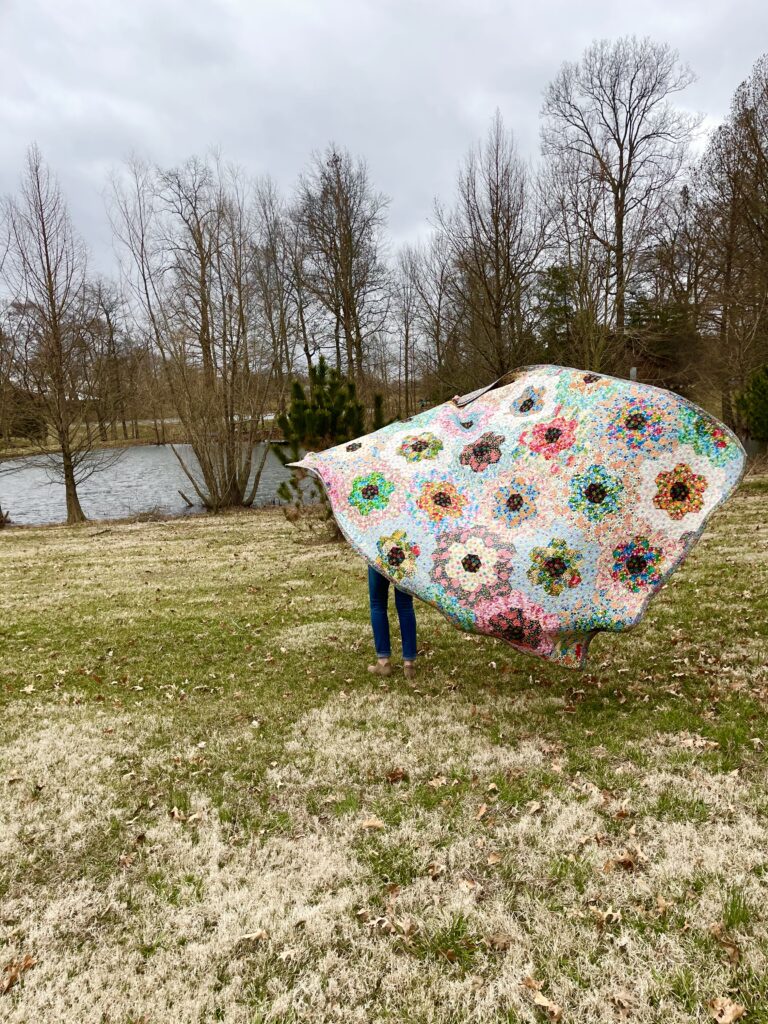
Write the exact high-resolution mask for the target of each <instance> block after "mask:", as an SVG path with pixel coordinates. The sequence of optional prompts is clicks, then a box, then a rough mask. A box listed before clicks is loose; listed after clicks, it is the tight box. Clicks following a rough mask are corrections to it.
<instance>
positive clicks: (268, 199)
mask: <svg viewBox="0 0 768 1024" xmlns="http://www.w3.org/2000/svg"><path fill="white" fill-rule="evenodd" d="M255 206H256V209H255V232H256V235H255V240H254V246H255V249H254V273H255V279H256V283H257V285H258V287H257V305H258V323H259V329H260V330H261V331H262V332H263V333H265V334H266V335H268V337H269V339H270V341H271V345H272V359H273V365H274V367H275V376H276V379H277V385H278V391H279V392H280V393H282V392H283V391H284V389H285V379H286V377H289V376H290V375H291V374H292V373H293V365H294V358H295V352H296V345H297V341H298V338H299V335H300V326H299V322H298V313H299V310H298V308H297V307H298V303H297V289H296V286H295V272H296V262H295V260H294V258H293V257H294V243H293V239H292V225H291V223H290V219H289V216H288V211H287V210H286V208H285V204H284V203H283V201H282V199H281V198H280V196H279V194H278V192H277V189H276V187H275V185H274V182H272V181H271V180H270V179H269V178H266V179H262V180H261V181H260V182H258V183H257V185H256V190H255Z"/></svg>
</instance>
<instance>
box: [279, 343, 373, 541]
mask: <svg viewBox="0 0 768 1024" xmlns="http://www.w3.org/2000/svg"><path fill="white" fill-rule="evenodd" d="M378 397H379V396H377V398H378ZM277 424H278V426H279V428H280V431H281V433H282V435H283V439H284V442H285V443H284V445H281V446H278V445H275V446H274V451H275V454H276V455H277V457H278V459H279V460H280V461H281V462H282V464H283V465H286V464H287V463H289V462H297V461H298V460H299V459H300V458H301V457H302V454H303V452H306V451H314V452H318V451H323V449H325V448H331V447H333V445H336V444H341V443H342V442H344V441H351V440H352V438H354V437H359V436H360V435H361V434H363V433H365V409H364V407H363V405H362V403H361V402H359V401H358V398H357V391H356V389H355V385H354V383H353V382H352V381H350V380H348V379H347V378H346V377H345V376H344V375H343V374H342V373H340V372H339V370H337V369H336V368H335V367H329V366H328V364H327V362H326V360H325V359H324V357H322V356H321V357H320V360H319V363H318V365H317V366H313V367H310V370H309V385H308V388H307V390H305V388H304V386H303V385H302V383H301V382H300V381H298V380H294V382H293V384H292V387H291V402H290V405H289V407H288V411H287V412H285V413H283V414H282V415H280V416H278V418H277ZM374 429H376V427H375V417H374ZM301 476H302V477H303V476H304V474H303V473H301ZM277 493H278V496H279V497H280V498H282V499H283V501H285V502H286V504H287V508H286V515H287V516H288V517H289V518H290V519H291V520H292V521H296V519H298V517H299V515H300V513H301V510H302V508H303V507H304V505H305V504H306V503H307V502H308V501H309V502H317V501H320V502H321V503H322V504H323V506H324V512H325V516H324V518H325V519H326V520H330V519H331V509H330V505H329V503H328V500H327V498H326V496H325V492H324V491H323V489H322V487H321V486H320V485H319V484H317V483H315V482H312V483H307V482H305V481H302V479H301V478H300V474H299V473H293V475H292V476H291V479H290V480H286V481H284V482H283V483H282V484H280V487H279V488H278V491H277ZM339 536H340V534H339Z"/></svg>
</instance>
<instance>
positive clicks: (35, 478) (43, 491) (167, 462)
mask: <svg viewBox="0 0 768 1024" xmlns="http://www.w3.org/2000/svg"><path fill="white" fill-rule="evenodd" d="M177 447H178V450H179V452H180V454H181V455H182V456H183V458H184V460H185V462H188V464H189V465H190V466H194V467H197V461H196V460H195V457H194V455H193V454H192V451H191V449H190V447H189V445H178V446H177ZM93 457H94V458H95V459H96V460H99V459H105V460H106V465H105V466H103V467H101V468H99V467H95V468H96V469H97V470H98V471H95V472H93V473H92V474H91V475H90V476H89V477H88V478H87V479H85V480H83V482H82V483H81V484H80V485H79V487H78V494H79V495H80V504H81V505H82V507H83V512H85V514H86V516H88V518H89V519H120V518H123V517H124V516H132V515H138V514H139V513H141V512H150V511H157V512H161V513H163V514H167V515H185V514H188V513H194V512H201V511H203V508H202V505H200V504H199V503H197V496H196V495H195V493H194V490H193V488H192V485H191V484H190V482H189V479H188V477H187V476H186V474H185V473H184V470H183V469H182V468H181V466H180V465H179V461H178V459H177V458H176V456H175V455H174V454H173V451H172V449H171V447H170V445H142V446H139V447H135V448H125V449H123V450H122V451H120V453H119V457H118V458H116V459H115V457H114V451H111V450H110V451H108V452H106V453H105V454H104V455H103V456H102V455H101V453H98V452H96V453H94V456H93ZM254 459H255V461H257V462H258V461H259V460H258V453H256V456H255V457H254ZM9 470H10V471H9ZM289 477H290V470H286V469H285V467H284V466H283V465H282V463H281V462H280V460H279V459H278V458H277V456H276V455H275V453H274V452H273V451H270V452H269V454H268V455H267V461H266V463H265V465H264V471H263V473H262V476H261V481H260V483H259V490H258V492H257V496H256V501H255V502H254V504H255V505H264V504H273V503H275V502H276V501H279V499H278V498H277V488H278V487H279V486H280V483H281V482H282V481H283V480H286V479H288V478H289ZM179 491H183V492H184V494H185V495H186V496H187V497H188V498H189V499H190V501H194V502H195V503H196V504H194V505H193V506H192V507H191V508H190V507H189V506H187V504H186V502H185V501H184V499H183V498H182V497H181V495H180V493H179ZM0 506H2V508H3V509H5V510H6V511H8V512H9V513H10V516H11V521H12V522H13V523H19V524H26V525H42V524H45V523H61V522H64V521H65V520H66V518H67V514H66V506H65V503H64V485H63V483H62V482H61V480H60V478H59V477H58V475H57V474H55V473H52V472H51V463H50V459H49V458H47V457H40V456H29V457H28V458H24V459H16V460H14V461H13V463H9V462H4V463H0Z"/></svg>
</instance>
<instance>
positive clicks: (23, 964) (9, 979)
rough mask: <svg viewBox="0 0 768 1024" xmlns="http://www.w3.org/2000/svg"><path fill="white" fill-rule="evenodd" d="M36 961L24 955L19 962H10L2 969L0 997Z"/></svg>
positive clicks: (26, 954) (27, 954)
mask: <svg viewBox="0 0 768 1024" xmlns="http://www.w3.org/2000/svg"><path fill="white" fill-rule="evenodd" d="M36 963H37V960H36V959H35V958H34V957H33V956H30V955H29V953H25V954H24V956H23V957H22V958H21V960H10V961H9V962H8V963H7V964H6V965H5V967H4V968H3V977H2V978H0V995H5V993H6V992H8V991H9V990H10V989H11V988H12V987H13V986H14V985H15V984H16V983H17V982H18V980H19V979H20V978H21V976H22V974H23V973H24V972H25V971H28V970H29V969H30V967H34V966H35V964H36Z"/></svg>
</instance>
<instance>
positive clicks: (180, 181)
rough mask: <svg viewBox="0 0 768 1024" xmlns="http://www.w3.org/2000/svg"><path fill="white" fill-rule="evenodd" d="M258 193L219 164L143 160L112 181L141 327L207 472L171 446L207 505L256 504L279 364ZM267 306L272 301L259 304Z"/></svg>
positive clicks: (214, 507)
mask: <svg viewBox="0 0 768 1024" xmlns="http://www.w3.org/2000/svg"><path fill="white" fill-rule="evenodd" d="M250 194H251V190H249V189H247V188H246V186H245V185H244V183H243V181H242V179H241V176H240V174H239V172H238V171H237V170H236V169H233V168H224V167H222V165H221V163H220V162H219V161H218V160H217V159H214V160H205V161H204V160H200V159H197V158H192V159H190V160H188V161H187V163H186V164H184V165H183V166H182V167H180V168H175V169H171V170H162V169H159V168H151V167H148V166H146V165H143V164H141V163H139V162H137V161H133V162H132V163H131V164H130V166H129V174H128V180H127V182H120V181H116V182H115V187H114V196H115V208H114V217H113V222H114V226H115V231H116V234H117V236H118V238H119V239H120V241H121V242H122V243H123V245H124V246H125V249H126V251H127V253H128V254H129V257H130V260H131V262H132V272H131V275H130V281H131V284H132V288H133V295H134V299H135V301H136V302H137V303H138V307H139V309H140V311H141V318H140V323H141V326H142V327H143V329H144V330H145V332H146V334H147V336H148V340H149V341H151V343H152V344H153V345H154V346H156V348H157V351H158V352H159V353H160V355H161V358H162V362H163V367H164V370H165V374H166V379H167V382H168V385H169V388H170V392H171V394H172V396H173V401H174V404H175V407H176V409H177V411H178V415H179V418H180V420H181V422H182V424H183V427H184V431H185V433H186V436H187V437H188V439H189V441H190V444H191V446H192V450H193V452H194V455H195V458H196V461H197V465H198V467H199V471H198V469H197V468H196V467H195V466H194V465H193V464H192V463H191V462H190V461H189V460H188V459H186V460H185V458H184V457H183V456H182V454H181V453H180V451H179V450H178V448H175V447H174V451H175V452H176V455H177V457H178V459H179V461H180V463H181V465H182V467H183V468H184V471H185V472H186V474H187V477H188V478H189V480H190V482H191V484H192V487H193V488H194V490H195V492H196V494H197V496H198V497H199V499H200V500H201V501H202V502H203V504H204V505H205V506H206V507H207V508H210V509H212V510H214V511H217V510H219V509H222V508H226V507H230V506H233V505H250V504H252V503H253V500H254V498H255V496H256V491H257V488H258V483H259V479H260V474H261V470H262V468H263V465H264V460H265V458H266V451H267V449H266V447H264V448H262V451H261V454H260V456H259V457H258V458H257V456H256V455H255V450H256V449H255V446H256V443H257V441H258V439H259V434H260V429H261V428H260V423H261V421H262V420H263V415H264V410H265V405H266V401H267V398H268V396H269V394H270V388H271V384H272V380H273V375H274V372H275V353H274V350H273V343H272V341H271V340H270V339H268V338H267V337H266V336H265V335H264V334H263V333H262V332H261V331H260V330H259V315H258V313H259V311H258V308H257V296H258V294H259V293H258V275H257V272H256V266H255V264H256V255H257V247H256V244H255V240H256V237H257V236H256V229H255V224H254V218H255V214H254V209H253V205H252V203H251V202H250V201H249V195H250ZM262 310H263V306H262Z"/></svg>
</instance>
